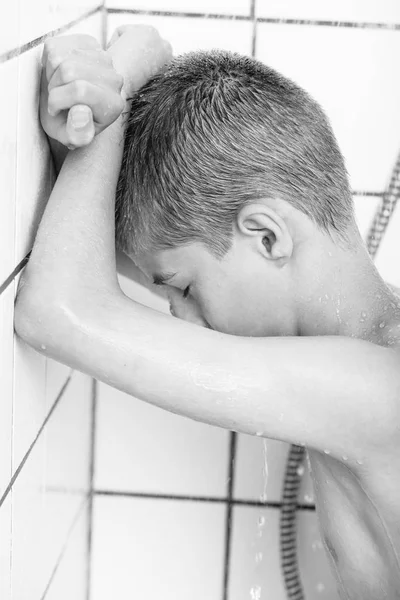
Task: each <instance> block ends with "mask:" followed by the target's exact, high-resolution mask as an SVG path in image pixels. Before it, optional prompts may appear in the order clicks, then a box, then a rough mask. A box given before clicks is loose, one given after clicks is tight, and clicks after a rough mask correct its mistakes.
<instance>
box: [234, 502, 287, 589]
mask: <svg viewBox="0 0 400 600" xmlns="http://www.w3.org/2000/svg"><path fill="white" fill-rule="evenodd" d="M262 520H263V521H262ZM278 525H279V511H278V510H276V509H272V508H266V509H259V508H252V507H243V506H235V507H234V508H233V524H232V538H231V544H232V545H231V558H230V568H229V574H230V576H229V583H228V590H229V591H228V597H229V600H243V598H249V599H251V598H257V594H256V591H257V587H261V596H260V597H261V599H262V600H264V598H273V599H274V600H286V598H287V597H286V593H285V591H284V588H283V582H282V574H281V572H280V564H279V546H278V540H279V538H278ZM260 534H261V535H260ZM252 589H253V590H254V591H253V595H252V594H251V590H252Z"/></svg>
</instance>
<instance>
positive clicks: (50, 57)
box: [47, 47, 61, 68]
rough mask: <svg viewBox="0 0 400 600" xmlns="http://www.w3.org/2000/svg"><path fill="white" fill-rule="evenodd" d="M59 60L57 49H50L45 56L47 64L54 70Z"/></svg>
mask: <svg viewBox="0 0 400 600" xmlns="http://www.w3.org/2000/svg"><path fill="white" fill-rule="evenodd" d="M60 60H61V56H60V52H59V51H58V50H57V48H54V47H53V48H52V49H51V50H50V51H49V52H48V54H47V62H48V63H49V64H50V66H51V67H53V68H55V67H56V66H57V65H58V64H59V62H60Z"/></svg>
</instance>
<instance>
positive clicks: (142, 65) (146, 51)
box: [107, 25, 172, 98]
mask: <svg viewBox="0 0 400 600" xmlns="http://www.w3.org/2000/svg"><path fill="white" fill-rule="evenodd" d="M107 51H108V53H109V54H110V56H111V57H112V60H113V64H114V67H115V69H116V70H117V71H118V73H120V74H121V75H122V76H123V78H124V89H123V91H124V94H125V96H126V97H127V98H129V97H130V96H132V95H133V94H134V93H135V92H137V90H138V89H140V88H141V87H142V86H143V85H144V84H145V83H146V82H147V81H148V80H149V79H150V78H151V77H153V75H155V74H156V73H157V72H158V71H159V70H160V69H161V67H162V66H163V65H164V64H166V63H168V62H169V61H170V60H171V58H172V48H171V45H170V43H169V42H167V41H166V40H163V39H162V38H161V37H160V34H159V33H158V31H157V30H156V29H154V27H149V26H147V25H122V26H121V27H117V29H116V30H115V32H114V34H113V36H112V38H111V40H110V42H109V44H108V50H107Z"/></svg>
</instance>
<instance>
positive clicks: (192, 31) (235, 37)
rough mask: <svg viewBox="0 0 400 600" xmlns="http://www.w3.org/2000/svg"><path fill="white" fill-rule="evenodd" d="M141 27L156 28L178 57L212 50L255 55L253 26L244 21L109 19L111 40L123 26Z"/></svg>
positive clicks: (129, 16) (146, 18) (140, 17)
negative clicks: (252, 49) (191, 52)
mask: <svg viewBox="0 0 400 600" xmlns="http://www.w3.org/2000/svg"><path fill="white" fill-rule="evenodd" d="M139 23H142V24H146V25H152V26H153V27H156V29H158V31H159V32H160V34H161V36H162V37H163V38H165V39H166V40H168V41H169V42H170V43H171V44H172V48H173V53H174V55H175V56H177V55H179V54H182V53H184V52H190V51H192V50H210V49H212V48H220V49H223V50H231V51H234V52H240V53H241V54H250V53H251V34H252V25H251V23H248V22H241V21H229V20H226V21H224V20H222V21H221V20H220V19H185V18H177V17H146V16H142V15H129V14H120V15H119V14H110V15H109V16H108V39H110V38H111V36H112V34H113V32H114V30H115V29H116V27H118V26H119V25H125V24H139Z"/></svg>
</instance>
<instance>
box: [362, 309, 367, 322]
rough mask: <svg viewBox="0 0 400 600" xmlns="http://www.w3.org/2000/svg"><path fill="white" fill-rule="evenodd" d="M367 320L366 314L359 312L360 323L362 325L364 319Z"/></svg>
mask: <svg viewBox="0 0 400 600" xmlns="http://www.w3.org/2000/svg"><path fill="white" fill-rule="evenodd" d="M366 318H367V313H366V312H365V310H363V311H362V312H361V317H360V321H361V323H363V322H364V321H365V319H366Z"/></svg>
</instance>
